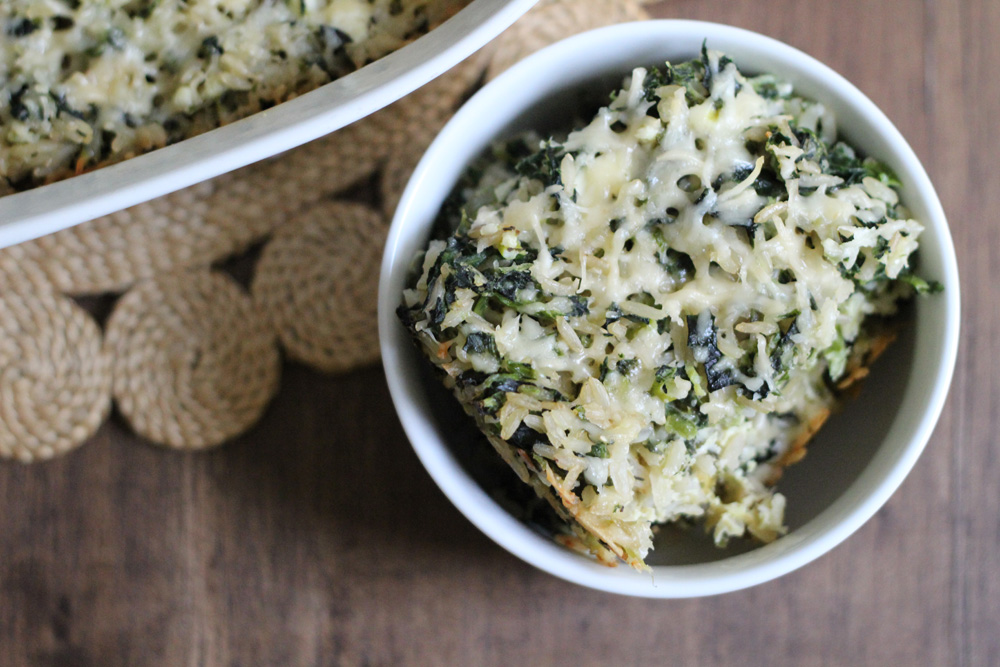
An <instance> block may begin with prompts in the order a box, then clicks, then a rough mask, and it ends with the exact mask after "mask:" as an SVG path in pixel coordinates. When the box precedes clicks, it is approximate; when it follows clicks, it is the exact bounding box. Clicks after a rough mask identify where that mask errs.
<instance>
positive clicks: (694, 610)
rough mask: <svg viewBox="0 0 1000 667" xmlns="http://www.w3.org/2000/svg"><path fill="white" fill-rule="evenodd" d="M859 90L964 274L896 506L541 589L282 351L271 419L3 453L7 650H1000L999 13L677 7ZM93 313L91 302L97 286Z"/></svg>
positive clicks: (294, 660)
mask: <svg viewBox="0 0 1000 667" xmlns="http://www.w3.org/2000/svg"><path fill="white" fill-rule="evenodd" d="M651 9H652V12H653V13H654V14H655V15H656V16H660V17H682V18H698V19H706V20H715V21H721V22H727V23H732V24H735V25H739V26H743V27H747V28H750V29H753V30H757V31H759V32H763V33H765V34H768V35H771V36H773V37H776V38H778V39H781V40H784V41H786V42H789V43H791V44H792V45H794V46H797V47H799V48H801V49H803V50H805V51H806V52H808V53H810V54H812V55H814V56H816V57H818V58H819V59H820V60H823V61H824V62H826V63H828V64H829V65H831V66H832V67H833V68H834V69H836V70H837V71H839V72H841V73H843V74H844V75H845V76H847V77H848V78H849V79H851V80H852V81H853V82H855V83H856V84H857V85H858V86H859V87H860V88H861V89H862V90H863V91H865V92H866V93H867V94H868V95H870V96H871V97H872V98H873V99H874V101H875V102H876V103H877V104H878V105H879V106H881V107H882V108H883V109H884V110H885V111H886V113H887V114H888V115H889V117H890V118H891V119H892V120H893V121H894V122H895V123H896V124H897V125H898V126H899V128H900V129H901V130H902V132H903V134H904V135H906V136H907V137H908V139H909V140H910V142H911V143H912V145H913V147H914V149H915V150H916V152H917V154H918V155H919V156H920V157H921V158H922V159H923V160H924V162H925V165H926V166H927V168H928V170H929V172H930V175H931V178H932V179H933V180H934V182H935V183H936V185H937V187H938V191H939V193H940V195H941V198H942V200H943V203H944V207H945V210H946V212H947V214H948V216H949V219H950V221H951V224H952V230H953V233H954V237H955V241H956V244H957V250H958V255H959V263H960V268H961V271H962V279H963V288H964V290H963V291H964V296H963V309H964V319H963V327H964V329H963V335H962V348H961V352H960V357H959V364H958V368H957V372H956V376H955V381H954V384H953V387H952V391H951V395H950V398H949V401H948V404H947V406H946V408H945V412H944V415H943V417H942V419H941V422H940V424H939V426H938V428H937V430H936V431H935V433H934V436H933V438H932V440H931V442H930V444H929V446H928V448H927V451H926V453H925V454H924V456H923V457H922V458H921V459H920V461H919V463H918V464H917V466H916V468H915V469H914V470H913V472H912V474H911V475H910V476H909V478H908V479H907V481H906V482H905V483H904V484H903V486H902V488H901V489H900V490H899V492H898V493H896V494H895V495H894V496H893V498H892V500H891V501H890V502H889V503H888V504H887V505H886V507H885V508H884V509H882V510H881V511H880V512H879V513H878V514H876V516H875V517H874V518H873V519H872V520H871V521H869V522H868V523H867V524H866V525H865V526H864V527H863V528H862V529H861V530H860V531H858V532H857V533H856V534H855V535H854V536H852V537H851V538H850V539H848V540H847V541H846V542H845V543H844V544H843V545H842V546H840V547H838V548H837V549H835V550H834V551H833V552H831V553H830V554H828V555H826V556H824V557H823V558H821V559H819V560H818V561H816V562H814V563H812V564H810V565H808V566H806V567H804V568H802V569H801V570H799V571H796V572H794V573H792V574H790V575H788V576H786V577H784V578H782V579H781V580H779V581H775V582H771V583H768V584H764V585H761V586H758V587H756V588H753V589H750V590H747V591H742V592H738V593H732V594H728V595H724V596H721V597H716V598H709V599H704V600H688V601H646V600H632V599H626V598H620V597H615V596H609V595H605V594H601V593H597V592H593V591H590V590H586V589H583V588H579V587H576V586H573V585H571V584H567V583H564V582H562V581H559V580H557V579H555V578H553V577H551V576H548V575H546V574H543V573H541V572H539V571H536V570H534V569H533V568H531V567H529V566H527V565H525V564H523V563H522V562H520V561H519V560H517V559H516V558H514V557H513V556H510V555H508V554H507V553H506V552H504V551H503V550H502V549H501V548H499V547H497V546H495V545H494V544H493V543H492V542H490V541H489V540H488V539H487V538H486V537H484V536H483V535H481V534H480V533H479V532H478V531H477V530H476V529H474V528H473V527H472V526H471V524H469V523H468V522H467V521H466V520H465V519H463V518H462V517H461V515H459V513H458V512H457V511H456V510H455V509H454V508H453V507H452V506H451V505H450V504H449V503H448V501H447V500H446V499H445V498H444V496H443V495H442V494H441V493H440V492H439V491H438V490H437V489H436V487H435V486H434V484H433V483H432V482H431V480H430V478H429V477H428V476H427V474H426V473H425V472H424V471H423V469H422V468H421V467H420V465H419V463H418V461H417V459H416V457H415V456H414V455H413V453H412V451H411V450H410V448H409V445H408V444H407V442H406V439H405V437H404V435H403V433H402V430H401V428H400V426H399V423H398V421H397V420H396V418H395V416H394V414H393V411H392V407H391V405H390V401H389V396H388V392H387V390H386V387H385V383H384V380H383V378H382V374H381V369H379V368H372V369H368V370H364V371H360V372H356V373H353V374H350V375H346V376H342V377H337V378H328V377H321V376H318V375H316V374H314V373H311V372H309V371H307V370H305V369H302V368H299V367H294V366H293V367H290V368H288V369H287V372H286V374H285V379H284V385H283V388H282V391H281V393H280V395H279V397H278V399H277V400H276V402H275V403H274V404H273V405H272V407H271V409H270V410H269V411H268V413H267V414H266V416H265V418H264V420H263V421H262V422H261V423H260V425H259V426H258V427H257V428H255V429H254V430H253V431H252V432H251V433H249V434H247V435H246V436H244V437H243V438H241V439H240V440H238V441H237V442H234V443H232V444H231V445H229V446H227V447H225V448H223V449H221V450H218V451H214V452H210V453H204V454H192V455H184V454H177V453H173V452H166V451H161V450H159V449H155V448H153V447H150V446H148V445H145V444H143V443H141V442H139V441H138V440H137V439H136V438H134V437H133V436H131V435H129V434H128V433H127V430H126V429H125V428H124V427H123V425H122V424H121V423H120V422H119V421H116V420H112V422H111V423H109V424H107V425H105V427H104V428H103V429H102V430H101V431H100V432H99V433H98V435H97V437H96V438H95V439H94V441H93V442H91V443H89V444H88V445H87V446H85V447H83V448H82V449H81V450H79V451H78V452H75V453H73V454H72V455H70V456H68V457H66V458H63V459H60V460H58V461H54V462H51V463H48V464H45V465H38V466H33V467H22V466H20V465H10V464H5V465H0V503H2V504H0V508H2V509H0V665H124V664H136V665H140V664H166V665H211V666H215V665H258V664H259V665H319V664H487V665H488V664H496V665H499V664H508V663H514V664H517V663H524V664H555V663H576V664H596V663H598V662H605V663H607V662H617V663H634V662H639V661H649V662H655V664H674V663H676V664H685V665H695V664H702V665H703V664H726V663H733V664H740V665H756V664H760V665H764V664H767V665H805V666H809V665H869V664H870V665H885V664H892V665H952V664H954V665H977V666H978V665H997V664H1000V632H997V629H998V627H1000V484H998V481H997V480H1000V456H998V454H997V449H996V447H997V439H998V438H997V435H996V434H997V433H998V432H1000V423H998V421H1000V379H998V378H1000V361H997V360H998V359H1000V337H998V336H997V334H996V332H997V327H998V326H1000V299H998V298H997V296H998V295H997V290H996V289H995V288H994V286H993V282H994V280H995V278H994V277H993V276H992V271H993V270H994V267H996V266H998V265H1000V257H998V253H1000V242H998V240H997V238H996V233H995V231H993V232H991V231H990V230H991V229H994V230H995V227H996V225H995V217H996V215H997V213H998V211H1000V194H998V193H1000V187H998V185H997V181H998V178H1000V158H998V155H1000V151H998V150H997V148H996V146H995V143H996V141H995V139H994V137H996V135H997V130H996V123H997V120H996V119H997V115H998V113H1000V78H997V76H996V72H998V71H1000V3H997V2H994V1H992V0H967V1H959V0H938V1H933V0H926V1H925V2H921V1H918V0H899V1H896V2H891V3H890V2H866V1H862V0H845V1H843V2H837V3H833V2H820V1H819V0H758V1H757V2H754V3H734V2H730V1H723V0H701V1H697V2H696V1H695V0H672V1H670V2H661V3H658V4H656V5H653V6H652V8H651ZM98 307H100V304H98Z"/></svg>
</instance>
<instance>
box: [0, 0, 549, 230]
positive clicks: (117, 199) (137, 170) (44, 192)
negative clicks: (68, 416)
mask: <svg viewBox="0 0 1000 667" xmlns="http://www.w3.org/2000/svg"><path fill="white" fill-rule="evenodd" d="M536 2H537V0H473V2H472V3H471V4H469V6H468V7H466V8H465V9H463V10H462V11H460V12H459V13H458V14H456V15H455V16H454V17H452V18H451V19H450V20H449V21H447V22H445V23H444V24H442V25H441V26H439V27H438V28H436V29H434V30H432V31H431V32H430V33H428V34H427V35H425V36H423V37H421V38H420V39H418V40H416V41H415V42H413V43H412V44H408V45H407V46H405V47H403V48H402V49H400V50H399V51H396V52H395V53H391V54H389V55H388V56H386V57H385V58H382V59H381V60H378V61H376V62H375V63H372V64H371V65H368V66H366V67H364V68H363V69H361V70H359V71H357V72H354V73H352V74H350V75H348V76H345V77H343V78H341V79H338V80H337V81H334V82H332V83H329V84H327V85H325V86H323V87H321V88H319V89H317V90H314V91H312V92H310V93H307V94H305V95H302V96H300V97H298V98H296V99H294V100H291V101H289V102H286V103H284V104H280V105H278V106H276V107H274V108H272V109H268V110H267V111H262V112H260V113H257V114H255V115H253V116H250V117H249V118H246V119H244V120H241V121H239V122H236V123H232V124H231V125H227V126H225V127H221V128H219V129H216V130H212V131H211V132H206V133H205V134H202V135H200V136H197V137H193V138H191V139H187V140H185V141H182V142H180V143H177V144H174V145H172V146H167V147H166V148H161V149H159V150H157V151H153V152H152V153H148V154H146V155H141V156H139V157H136V158H133V159H131V160H127V161H125V162H122V163H119V164H115V165H112V166H109V167H104V168H102V169H98V170H96V171H93V172H90V173H87V174H82V175H80V176H76V177H74V178H70V179H68V180H65V181H59V182H57V183H52V184H50V185H46V186H43V187H40V188H35V189H33V190H28V191H26V192H20V193H17V194H14V195H8V196H6V197H2V198H0V248H2V247H6V246H9V245H14V244H15V243H20V242H22V241H27V240H28V239H32V238H37V237H39V236H44V235H45V234H50V233H52V232H55V231H58V230H60V229H65V228H67V227H71V226H73V225H75V224H78V223H80V222H83V221H85V220H90V219H92V218H96V217H98V216H101V215H105V214H107V213H111V212H113V211H117V210H121V209H123V208H126V207H128V206H132V205H134V204H138V203H140V202H143V201H147V200H149V199H153V198H155V197H159V196H161V195H164V194H166V193H168V192H172V191H174V190H179V189H180V188H183V187H187V186H189V185H192V184H194V183H198V182H199V181H203V180H206V179H209V178H212V177H214V176H218V175H219V174H222V173H225V172H227V171H231V170H233V169H237V168H239V167H242V166H244V165H247V164H250V163H251V162H255V161H257V160H261V159H263V158H266V157H270V156H272V155H275V154H277V153H280V152H282V151H285V150H288V149H289V148H293V147H295V146H298V145H300V144H304V143H306V142H308V141H311V140H313V139H316V138H317V137H320V136H323V135H324V134H328V133H330V132H333V131H334V130H337V129H339V128H341V127H344V126H346V125H349V124H350V123H352V122H354V121H356V120H358V119H359V118H363V117H365V116H367V115H368V114H370V113H372V112H374V111H377V110H378V109H381V108H382V107H384V106H386V105H388V104H391V103H392V102H394V101H396V100H398V99H399V98H401V97H403V96H404V95H406V94H408V93H410V92H412V91H413V90H415V89H417V88H419V87H420V86H422V85H423V84H425V83H427V82H428V81H430V80H431V79H433V78H435V77H436V76H438V75H440V74H442V73H443V72H445V71H446V70H448V69H449V68H451V67H453V66H454V65H455V64H457V63H458V62H460V61H461V60H463V59H464V58H466V57H467V56H469V55H470V54H472V53H473V52H474V51H476V50H477V49H479V48H480V47H482V46H483V45H484V44H486V43H487V42H489V41H490V40H491V39H493V38H494V37H496V36H497V35H498V34H499V33H500V32H501V31H503V30H504V29H505V28H507V27H508V26H509V25H510V24H512V23H513V22H514V21H515V20H517V19H518V18H519V17H520V16H521V15H522V14H524V13H525V12H526V11H528V9H530V8H531V7H532V6H533V5H534V4H535V3H536Z"/></svg>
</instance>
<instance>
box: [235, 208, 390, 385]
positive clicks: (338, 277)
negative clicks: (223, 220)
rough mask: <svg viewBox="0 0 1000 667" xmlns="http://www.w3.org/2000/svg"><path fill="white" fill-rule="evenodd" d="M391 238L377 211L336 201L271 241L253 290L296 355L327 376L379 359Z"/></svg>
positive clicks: (257, 273) (283, 343)
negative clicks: (381, 294)
mask: <svg viewBox="0 0 1000 667" xmlns="http://www.w3.org/2000/svg"><path fill="white" fill-rule="evenodd" d="M385 233H386V225H385V223H384V221H383V219H382V217H381V216H380V215H379V214H378V212H376V211H374V210H372V209H371V208H369V207H367V206H364V205H362V204H354V203H347V202H337V201H331V202H322V203H320V204H317V205H316V206H315V207H314V208H312V209H311V210H310V211H308V212H307V213H305V214H303V215H302V216H300V217H299V218H297V219H296V220H294V221H292V222H291V223H290V224H288V225H286V226H284V227H282V228H281V229H279V230H278V232H277V233H276V234H275V235H274V238H272V239H271V240H270V241H269V242H268V243H267V245H266V246H265V247H264V250H263V252H262V253H261V257H260V261H259V262H258V263H257V267H256V271H255V273H254V279H253V285H252V287H251V291H252V293H253V298H254V299H255V300H256V301H257V302H258V303H259V304H260V307H261V309H262V310H263V311H264V313H265V314H266V315H267V317H268V319H269V321H270V322H271V323H272V325H273V326H274V329H275V331H276V332H277V334H278V339H279V340H280V341H281V343H282V345H283V346H284V348H285V350H286V351H287V353H288V356H289V357H291V358H292V359H296V360H298V361H301V362H304V363H306V364H308V365H310V366H312V367H313V368H316V369H319V370H322V371H325V372H328V373H333V372H338V371H344V370H348V369H350V368H353V367H355V366H359V365H361V364H365V363H370V362H372V361H375V360H376V359H378V335H377V334H376V326H375V322H376V286H377V284H378V275H377V274H378V271H377V267H378V263H379V258H380V257H381V255H382V245H383V243H384V241H385Z"/></svg>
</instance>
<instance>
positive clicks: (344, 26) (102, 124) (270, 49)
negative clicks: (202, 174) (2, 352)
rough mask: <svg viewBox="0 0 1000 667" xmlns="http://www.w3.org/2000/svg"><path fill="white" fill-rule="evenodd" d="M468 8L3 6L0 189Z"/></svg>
mask: <svg viewBox="0 0 1000 667" xmlns="http://www.w3.org/2000/svg"><path fill="white" fill-rule="evenodd" d="M465 4H468V0H186V1H185V2H166V1H161V0H100V1H98V0H83V1H82V2H81V1H80V0H10V1H8V2H3V3H0V30H3V35H2V37H0V194H5V192H6V191H11V190H15V189H22V188H24V187H30V186H32V185H37V184H39V183H42V182H46V181H48V180H53V179H56V178H62V177H65V176H68V175H71V174H73V173H74V172H79V171H81V170H83V169H85V168H87V167H90V166H93V165H95V164H104V163H108V162H116V161H119V160H122V159H125V158H127V157H130V156H133V155H136V154H138V153H142V152H145V151H148V150H150V149H153V148H157V147H160V146H163V145H165V144H167V143H172V142H174V141H179V140H181V139H184V138H187V137H189V136H193V135H194V134H198V133H200V132H204V131H206V130H209V129H212V128H214V127H217V126H219V125H221V124H224V123H227V122H231V121H233V120H236V119H238V118H242V117H244V116H247V115H249V114H251V113H254V112H256V111H259V110H261V109H265V108H267V107H268V106H273V105H274V104H276V103H279V102H282V101H284V100H287V99H289V98H291V97H293V96H295V95H296V94H299V93H303V92H306V91H308V90H311V89H313V88H316V87H317V86H320V85H322V84H324V83H326V82H328V81H330V80H332V79H335V78H337V77H339V76H342V75H344V74H347V73H349V72H351V71H352V70H354V69H356V68H358V67H361V66H363V65H365V64H367V63H369V62H371V61H373V60H375V59H377V58H380V57H381V56H383V55H385V54H387V53H389V52H390V51H393V50H395V49H397V48H399V47H400V46H402V45H403V44H404V43H406V42H407V41H409V40H411V39H413V38H414V37H416V36H417V35H419V34H421V33H423V32H425V31H426V30H427V29H428V28H429V27H430V26H433V25H436V24H438V23H440V22H442V21H443V20H445V19H446V18H448V17H449V16H450V15H451V14H453V13H454V12H456V11H457V10H458V9H459V8H460V7H462V6H463V5H465Z"/></svg>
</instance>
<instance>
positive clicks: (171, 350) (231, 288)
mask: <svg viewBox="0 0 1000 667" xmlns="http://www.w3.org/2000/svg"><path fill="white" fill-rule="evenodd" d="M105 346H106V348H107V350H108V351H109V352H110V354H111V355H112V357H113V362H112V373H113V378H114V396H115V401H116V402H117V404H118V408H119V409H120V410H121V412H122V414H123V415H124V416H125V418H126V419H127V420H128V421H129V423H130V424H131V425H132V428H133V429H135V431H136V432H137V433H139V434H140V435H142V436H144V437H146V438H148V439H149V440H152V441H153V442H155V443H158V444H163V445H167V446H169V447H174V448H178V449H202V448H205V447H211V446H214V445H218V444H221V443H222V442H225V441H226V440H228V439H230V438H232V437H234V436H236V435H238V434H240V433H242V432H243V431H244V430H246V429H247V428H249V427H250V426H251V425H253V424H254V423H255V422H256V421H257V419H258V418H259V417H260V415H261V413H263V411H264V408H265V407H267V404H268V403H269V402H270V400H271V398H272V397H273V396H274V394H275V392H276V391H277V389H278V380H279V375H280V355H279V354H278V350H277V348H276V346H275V344H274V334H273V333H272V331H271V330H270V328H269V327H268V326H267V324H266V323H265V321H264V318H263V317H262V316H261V314H260V312H259V310H258V309H257V308H256V307H255V305H254V304H253V302H252V301H251V299H250V298H249V296H248V295H247V294H246V292H245V291H244V290H243V289H242V288H241V287H240V286H239V285H238V284H237V283H236V282H235V281H234V280H233V279H232V278H230V277H228V276H227V275H225V274H222V273H219V272H208V271H192V272H188V273H184V274H180V275H168V276H160V277H157V278H156V279H154V280H149V281H145V282H143V283H140V284H139V285H137V286H135V287H134V288H133V289H131V290H130V291H129V292H128V293H127V294H126V295H125V296H124V297H122V298H121V300H119V302H118V303H117V305H116V306H115V309H114V312H113V313H112V314H111V318H110V320H109V321H108V326H107V335H106V341H105Z"/></svg>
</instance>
